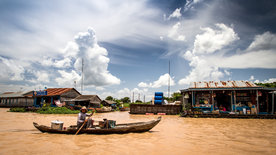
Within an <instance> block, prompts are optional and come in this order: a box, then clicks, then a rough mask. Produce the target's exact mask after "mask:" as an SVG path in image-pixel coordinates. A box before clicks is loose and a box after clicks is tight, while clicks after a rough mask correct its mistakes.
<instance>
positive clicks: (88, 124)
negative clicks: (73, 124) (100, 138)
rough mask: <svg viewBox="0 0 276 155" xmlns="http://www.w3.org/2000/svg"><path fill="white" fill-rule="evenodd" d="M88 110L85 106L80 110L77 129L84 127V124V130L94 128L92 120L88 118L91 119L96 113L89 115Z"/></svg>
mask: <svg viewBox="0 0 276 155" xmlns="http://www.w3.org/2000/svg"><path fill="white" fill-rule="evenodd" d="M87 111H88V110H87V108H86V107H85V106H83V107H82V108H81V109H80V113H79V114H78V121H77V127H78V129H79V128H80V127H81V126H82V125H83V123H86V124H85V125H84V126H83V128H91V127H92V126H93V120H92V119H91V118H88V119H87V120H86V117H87V116H88V117H91V116H92V115H93V114H94V112H92V113H91V114H87Z"/></svg>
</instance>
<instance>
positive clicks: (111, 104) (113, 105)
mask: <svg viewBox="0 0 276 155" xmlns="http://www.w3.org/2000/svg"><path fill="white" fill-rule="evenodd" d="M101 104H102V105H103V106H106V107H111V108H112V109H115V108H116V107H117V103H116V102H115V101H111V100H102V102H101Z"/></svg>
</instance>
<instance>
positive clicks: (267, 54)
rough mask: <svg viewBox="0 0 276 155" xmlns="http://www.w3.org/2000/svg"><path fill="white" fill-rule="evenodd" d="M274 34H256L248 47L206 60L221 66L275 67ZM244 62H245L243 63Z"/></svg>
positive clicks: (275, 37)
mask: <svg viewBox="0 0 276 155" xmlns="http://www.w3.org/2000/svg"><path fill="white" fill-rule="evenodd" d="M275 51H276V34H272V33H270V32H265V33H263V34H261V35H256V36H255V38H254V40H253V42H252V43H251V44H250V45H249V47H248V48H247V49H246V50H245V51H242V52H239V53H237V54H234V55H232V56H227V57H226V56H223V55H221V56H216V57H208V58H207V59H208V61H210V62H213V63H214V65H216V66H219V67H222V68H276V63H275V60H276V53H275ZM245 62H246V63H245Z"/></svg>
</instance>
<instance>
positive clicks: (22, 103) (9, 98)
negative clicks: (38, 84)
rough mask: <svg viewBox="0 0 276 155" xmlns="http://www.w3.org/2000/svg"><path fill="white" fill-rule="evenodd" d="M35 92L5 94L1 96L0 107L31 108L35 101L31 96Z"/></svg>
mask: <svg viewBox="0 0 276 155" xmlns="http://www.w3.org/2000/svg"><path fill="white" fill-rule="evenodd" d="M32 93H33V92H32V91H29V92H5V93H3V94H0V107H29V106H33V103H34V100H33V97H32V96H30V95H31V94H32Z"/></svg>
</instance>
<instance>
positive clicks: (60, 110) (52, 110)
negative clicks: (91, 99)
mask: <svg viewBox="0 0 276 155" xmlns="http://www.w3.org/2000/svg"><path fill="white" fill-rule="evenodd" d="M9 112H35V113H39V114H78V113H79V112H80V111H79V110H71V109H68V108H66V107H42V108H39V109H36V110H34V109H28V108H10V110H9Z"/></svg>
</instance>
